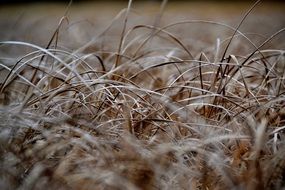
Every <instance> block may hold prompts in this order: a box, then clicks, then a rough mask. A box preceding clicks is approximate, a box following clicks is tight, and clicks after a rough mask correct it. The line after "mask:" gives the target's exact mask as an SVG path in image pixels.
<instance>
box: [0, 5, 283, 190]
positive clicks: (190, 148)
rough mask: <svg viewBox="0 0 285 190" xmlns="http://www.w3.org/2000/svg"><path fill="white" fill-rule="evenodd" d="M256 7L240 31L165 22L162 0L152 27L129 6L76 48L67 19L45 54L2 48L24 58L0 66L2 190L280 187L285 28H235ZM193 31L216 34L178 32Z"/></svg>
mask: <svg viewBox="0 0 285 190" xmlns="http://www.w3.org/2000/svg"><path fill="white" fill-rule="evenodd" d="M258 3H259V1H258V2H256V4H255V5H254V6H253V7H252V8H251V9H249V11H248V12H247V13H246V14H245V15H244V18H243V19H242V21H241V22H240V24H239V25H238V26H237V27H232V26H230V25H227V24H224V23H219V22H214V21H205V20H183V21H177V22H174V23H170V24H169V23H167V24H166V25H165V26H161V24H162V23H163V22H164V21H163V20H162V17H161V16H162V13H163V9H164V6H165V5H166V1H164V3H163V4H162V6H161V11H160V12H159V14H158V16H157V19H156V20H155V22H154V24H145V23H142V24H140V23H137V22H134V21H133V19H134V18H136V15H135V12H134V11H132V9H131V4H132V2H131V1H129V5H128V8H126V9H125V10H122V12H121V13H120V14H119V15H118V16H117V17H116V18H115V19H114V20H113V22H112V23H111V24H110V26H109V27H107V29H106V30H105V31H104V32H103V33H101V34H99V35H98V36H96V38H94V39H93V40H92V41H90V42H89V43H88V44H86V45H84V46H81V47H79V49H74V47H73V50H71V49H70V48H67V47H63V46H62V45H60V44H59V43H60V32H61V31H60V28H61V26H62V23H64V22H65V20H66V19H67V17H66V15H65V16H64V17H63V19H62V20H61V21H60V24H59V26H58V28H57V29H56V30H55V32H54V34H53V36H52V37H51V39H50V41H49V43H48V45H47V46H46V47H41V46H38V45H35V44H32V43H28V42H21V41H1V42H0V49H1V50H0V51H1V52H8V51H6V50H8V49H10V48H12V49H13V48H14V47H17V48H18V49H20V50H21V48H23V51H20V53H19V54H21V53H22V55H20V56H18V55H17V56H13V55H12V56H11V55H9V57H8V54H7V55H5V56H2V57H1V59H0V61H1V62H0V66H1V71H0V72H1V78H0V79H1V80H0V84H1V85H0V102H1V106H0V121H1V122H0V155H1V156H0V160H1V162H0V167H1V170H0V188H1V189H43V188H44V189H281V188H284V186H285V183H284V181H285V179H284V178H285V161H284V157H285V147H284V146H285V144H284V142H285V136H284V128H285V96H284V93H285V83H284V77H285V63H284V56H285V52H284V50H282V49H280V48H275V46H274V45H275V44H274V43H273V42H274V39H275V38H278V37H280V36H282V35H283V33H284V28H283V29H281V30H279V31H277V32H276V33H274V34H273V35H271V36H270V37H264V36H263V37H260V36H259V35H258V34H254V35H253V34H246V33H243V32H241V31H240V26H241V25H242V24H244V23H243V22H244V20H245V19H246V17H247V16H248V14H249V13H251V11H252V9H253V8H254V7H255V6H256V5H257V4H258ZM135 21H137V20H135ZM118 23H120V24H118ZM200 25H206V26H208V27H209V28H211V27H213V28H215V27H217V28H219V30H218V32H219V34H220V36H222V38H216V39H214V42H213V39H212V37H211V36H209V35H208V34H207V32H205V34H206V36H204V37H203V38H194V37H189V38H186V37H185V33H187V31H188V30H186V29H187V27H188V26H191V27H192V26H197V27H200ZM184 27H185V28H186V29H185V30H181V29H183V28H184ZM198 32H199V35H201V33H202V32H203V31H198ZM191 35H192V33H191ZM183 36H184V37H183ZM255 38H256V39H258V41H257V42H255V41H256V39H255ZM253 39H254V40H253ZM281 39H282V38H281ZM269 43H272V44H271V45H270V48H266V46H269ZM275 43H276V42H275ZM282 43H283V44H284V40H283V41H282V40H281V41H278V42H277V43H276V44H277V47H282ZM23 52H24V53H23ZM2 54H3V53H2ZM15 55H16V53H15Z"/></svg>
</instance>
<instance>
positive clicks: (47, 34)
mask: <svg viewBox="0 0 285 190" xmlns="http://www.w3.org/2000/svg"><path fill="white" fill-rule="evenodd" d="M161 2H162V0H133V4H132V8H133V9H132V11H131V13H130V15H129V21H128V26H127V27H128V29H130V28H131V27H134V26H136V25H141V24H149V25H154V24H155V22H156V19H155V18H158V17H159V12H160V5H161ZM254 2H255V0H248V1H246V0H235V1H229V0H215V1H214V0H212V1H211V0H207V1H201V0H200V1H199V0H168V4H167V5H166V7H165V10H164V13H163V16H162V17H161V19H160V20H159V25H160V26H163V25H167V24H169V23H173V22H178V21H181V20H195V19H196V20H208V21H213V22H220V23H225V24H228V25H230V26H232V27H236V26H237V25H238V23H239V22H240V20H241V18H242V17H243V15H244V14H245V13H246V11H247V10H248V9H249V8H250V7H251V6H252V5H253V4H254ZM284 2H285V1H284V0H283V1H278V0H263V1H261V3H260V4H259V5H258V6H257V7H256V8H254V10H253V11H252V13H251V14H250V15H249V16H248V18H247V19H246V20H245V21H244V23H243V24H242V26H241V28H240V30H241V31H242V32H244V33H247V34H248V36H249V37H250V38H251V40H253V41H254V42H256V43H257V44H259V43H261V42H263V41H264V39H266V38H268V37H269V36H270V35H272V34H273V33H275V32H276V31H278V30H280V29H281V28H284V26H285V3H284ZM68 3H69V0H0V29H1V30H0V41H3V40H16V41H17V40H18V41H25V42H30V43H35V44H38V45H41V46H46V44H47V43H48V41H49V40H50V39H51V36H52V35H53V33H54V31H55V30H56V28H57V27H58V25H59V23H60V20H61V18H62V17H63V15H64V14H65V12H66V8H67V5H68ZM127 4H128V1H127V0H117V1H114V0H113V1H111V0H73V4H72V5H71V7H70V8H69V10H68V14H67V18H68V19H67V20H65V21H64V22H63V23H62V24H61V27H60V33H59V45H61V46H64V47H65V48H68V49H71V51H72V50H73V49H76V48H78V47H80V46H83V45H85V44H87V43H89V42H90V41H91V40H93V39H94V38H96V37H97V36H99V35H100V34H102V32H103V31H105V30H106V28H108V27H110V26H111V27H110V28H109V29H108V32H105V34H104V35H105V38H101V40H102V41H103V42H104V43H105V44H106V47H104V48H109V49H106V51H107V50H110V51H112V47H111V46H112V45H113V46H114V48H115V47H117V41H118V40H119V39H120V35H121V28H122V25H123V16H122V15H121V16H118V14H119V13H120V11H121V10H123V9H124V8H126V7H127ZM117 16H118V17H117ZM114 20H115V21H114ZM169 31H170V32H173V33H174V34H176V35H177V36H178V37H179V38H180V39H184V40H185V41H186V43H189V44H190V45H191V44H193V43H192V41H195V42H197V41H199V43H200V44H201V48H197V47H198V46H195V48H196V50H197V52H199V51H201V49H203V47H204V48H205V47H211V46H212V45H213V46H214V44H215V43H216V40H217V38H222V40H223V39H226V38H228V37H229V36H230V35H231V34H232V31H231V30H228V29H225V28H223V27H218V26H215V25H210V24H208V25H206V24H201V23H200V24H199V23H196V24H195V23H194V24H191V25H190V24H187V25H178V26H176V27H173V28H170V29H169ZM109 41H110V43H109ZM273 41H275V43H276V42H278V43H276V44H277V45H278V46H280V47H279V48H281V49H283V48H284V47H283V46H284V43H280V42H284V35H282V34H281V35H279V36H278V37H276V38H274V40H273ZM96 43H97V42H96ZM269 46H270V44H269ZM276 48H277V47H276ZM5 51H8V50H7V49H5ZM11 51H12V53H14V52H15V49H11ZM0 53H1V52H0ZM0 56H1V55H0Z"/></svg>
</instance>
